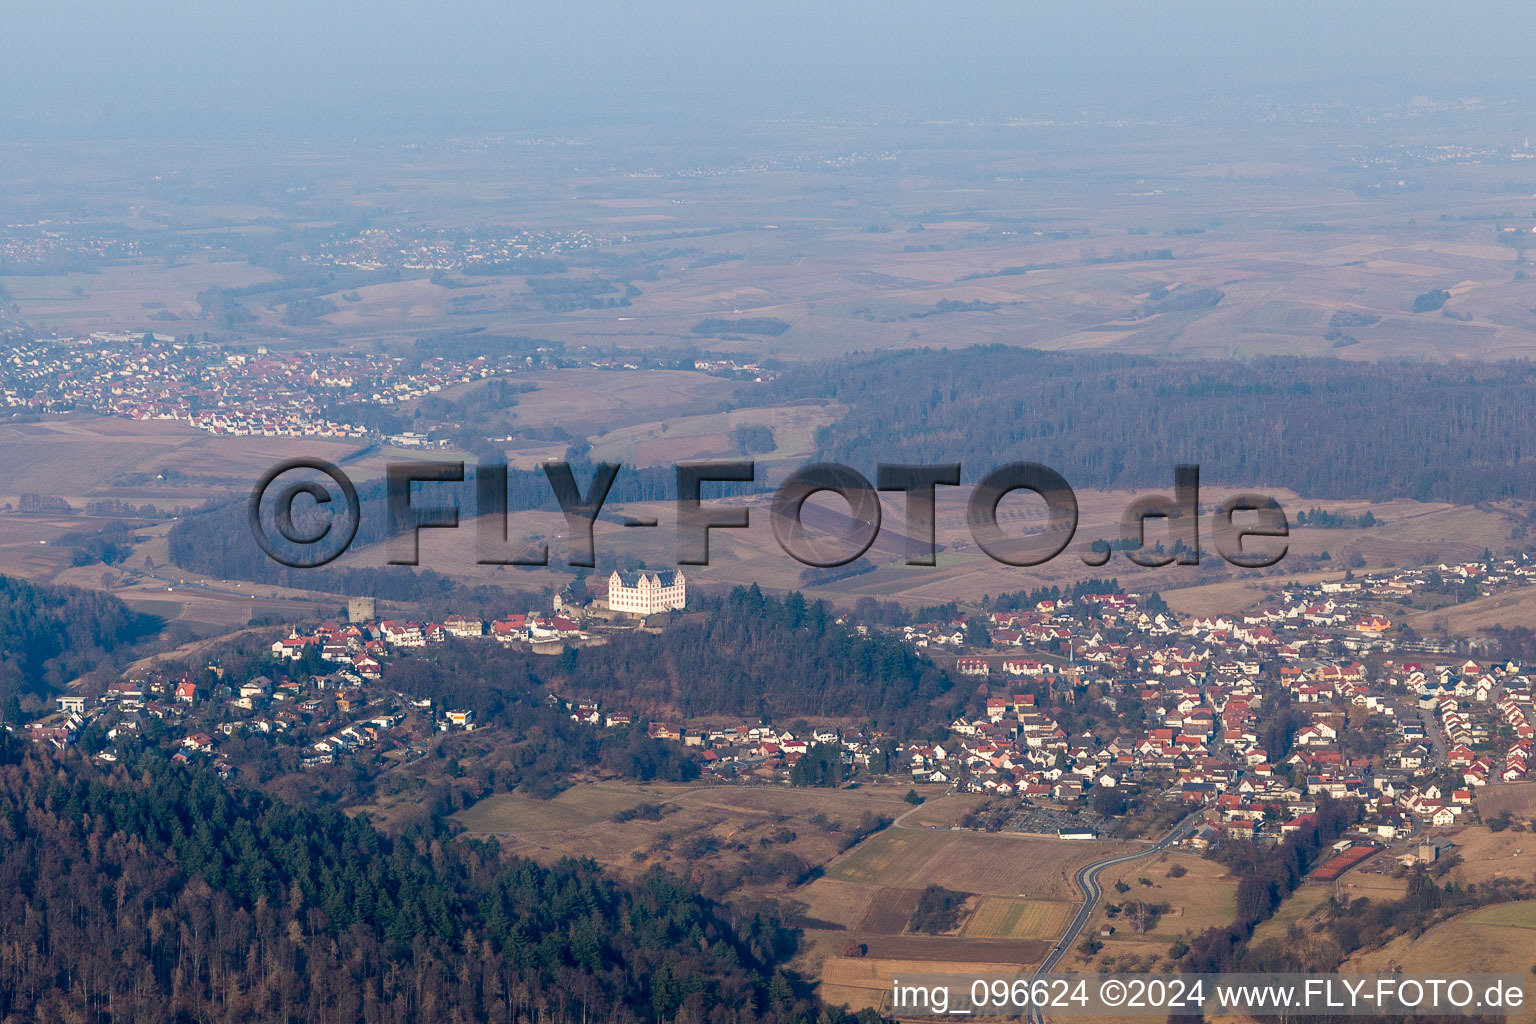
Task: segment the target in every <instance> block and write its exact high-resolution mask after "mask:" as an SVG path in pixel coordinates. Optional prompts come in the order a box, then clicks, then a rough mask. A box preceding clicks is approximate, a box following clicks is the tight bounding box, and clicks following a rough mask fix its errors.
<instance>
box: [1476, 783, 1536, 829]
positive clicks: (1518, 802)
mask: <svg viewBox="0 0 1536 1024" xmlns="http://www.w3.org/2000/svg"><path fill="white" fill-rule="evenodd" d="M1477 813H1478V814H1479V815H1480V816H1481V817H1482V819H1483V820H1484V821H1487V820H1488V819H1489V818H1494V817H1497V816H1498V815H1500V814H1508V815H1509V816H1510V817H1512V818H1513V819H1514V820H1516V821H1526V822H1529V821H1536V782H1512V783H1505V784H1502V785H1497V786H1483V787H1482V788H1481V789H1479V790H1478V791H1477Z"/></svg>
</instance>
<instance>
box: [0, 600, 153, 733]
mask: <svg viewBox="0 0 1536 1024" xmlns="http://www.w3.org/2000/svg"><path fill="white" fill-rule="evenodd" d="M159 626H160V620H159V619H156V618H154V617H153V616H146V615H138V614H136V613H134V612H133V611H131V610H130V609H129V608H128V606H127V605H125V604H123V602H121V601H119V600H118V599H117V598H115V597H112V596H111V595H109V594H103V593H99V592H97V591H93V590H81V589H79V588H78V587H60V586H45V585H42V584H36V583H28V582H27V581H26V580H20V579H16V578H15V577H12V576H0V708H3V709H4V714H5V718H6V720H7V721H10V722H12V723H13V724H14V723H15V721H16V719H17V717H18V716H17V715H16V714H15V711H14V710H13V709H14V708H15V706H16V703H17V698H18V697H19V695H20V694H22V693H38V692H40V691H42V690H44V689H46V688H57V687H61V686H63V685H64V684H65V683H66V682H68V681H69V680H71V679H73V678H75V677H76V676H79V675H82V674H84V673H86V672H89V671H90V670H91V669H94V668H96V667H98V666H99V665H100V664H101V663H102V662H103V661H106V660H110V656H111V655H112V654H113V653H114V652H119V651H122V650H124V649H125V648H127V647H129V646H130V645H132V644H133V643H135V642H136V641H138V640H142V639H144V638H145V637H147V636H149V635H151V634H152V633H154V632H155V631H156V630H157V629H158V628H159Z"/></svg>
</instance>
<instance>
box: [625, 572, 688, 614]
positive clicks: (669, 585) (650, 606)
mask: <svg viewBox="0 0 1536 1024" xmlns="http://www.w3.org/2000/svg"><path fill="white" fill-rule="evenodd" d="M687 603H688V581H687V580H686V579H684V578H683V573H682V570H680V569H633V570H630V571H629V572H619V571H617V570H615V571H614V573H613V575H612V576H609V577H608V607H609V608H611V609H613V610H614V611H616V612H627V613H628V614H630V615H655V614H656V613H657V612H664V611H666V610H667V609H669V608H682V607H683V606H684V605H686V604H687Z"/></svg>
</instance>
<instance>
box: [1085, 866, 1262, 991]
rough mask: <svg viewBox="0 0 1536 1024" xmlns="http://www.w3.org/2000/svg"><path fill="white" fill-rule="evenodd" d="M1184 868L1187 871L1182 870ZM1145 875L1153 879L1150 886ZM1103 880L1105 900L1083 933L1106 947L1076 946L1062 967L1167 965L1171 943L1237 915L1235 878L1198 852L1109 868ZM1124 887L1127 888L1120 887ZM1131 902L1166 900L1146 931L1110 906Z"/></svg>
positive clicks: (1145, 967)
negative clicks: (1093, 950) (1094, 950)
mask: <svg viewBox="0 0 1536 1024" xmlns="http://www.w3.org/2000/svg"><path fill="white" fill-rule="evenodd" d="M1180 869H1182V871H1183V874H1179V870H1180ZM1175 876H1177V877H1175ZM1142 879H1146V880H1147V881H1148V882H1151V883H1152V884H1151V885H1146V884H1144V883H1143V882H1142ZM1099 884H1100V885H1101V886H1102V887H1103V889H1104V899H1103V901H1102V903H1101V904H1100V906H1099V909H1098V910H1097V911H1096V912H1095V913H1094V916H1093V919H1092V920H1090V921H1089V922H1088V926H1087V927H1086V928H1084V929H1083V935H1084V937H1085V938H1086V937H1092V938H1094V939H1096V940H1097V941H1099V942H1102V943H1103V949H1102V950H1101V951H1100V952H1099V953H1098V954H1097V956H1093V957H1088V956H1084V955H1083V954H1082V953H1081V952H1080V951H1079V950H1077V949H1075V948H1074V949H1073V950H1072V951H1071V953H1070V955H1068V956H1066V957H1064V958H1063V959H1062V963H1061V969H1063V970H1097V971H1106V972H1107V971H1111V970H1115V969H1124V970H1150V969H1154V968H1160V967H1165V966H1169V962H1168V948H1169V947H1170V946H1171V945H1173V943H1174V942H1176V941H1178V940H1179V939H1182V938H1187V937H1189V936H1192V935H1196V934H1198V933H1200V932H1203V931H1205V930H1206V929H1207V928H1214V927H1218V926H1222V925H1227V924H1230V923H1231V922H1232V920H1233V919H1234V918H1235V917H1236V914H1237V880H1236V879H1235V878H1232V877H1231V876H1230V875H1228V874H1227V870H1226V868H1225V867H1224V866H1223V865H1221V864H1217V863H1215V862H1214V861H1209V860H1206V859H1205V858H1204V857H1200V856H1197V855H1195V854H1190V853H1182V852H1167V853H1162V854H1159V855H1157V856H1155V857H1151V858H1148V859H1144V860H1135V861H1131V862H1129V863H1127V864H1122V865H1118V866H1116V867H1112V868H1107V869H1105V870H1104V871H1103V872H1101V873H1100V875H1099ZM1120 886H1125V887H1127V888H1126V890H1125V891H1124V892H1121V891H1120V888H1119V887H1120ZM1133 901H1139V902H1141V903H1145V904H1149V905H1154V906H1156V905H1165V906H1166V907H1167V909H1166V910H1165V911H1163V912H1162V913H1161V914H1158V915H1157V916H1156V918H1155V923H1154V924H1153V926H1152V927H1151V928H1149V929H1148V930H1146V931H1144V932H1143V931H1139V930H1138V929H1137V926H1136V925H1135V924H1133V922H1132V921H1131V920H1130V918H1129V915H1128V914H1127V913H1125V912H1121V913H1119V914H1117V915H1115V916H1114V917H1110V915H1109V908H1110V906H1112V905H1118V906H1121V907H1126V906H1128V905H1129V904H1130V903H1131V902H1133ZM1106 926H1109V927H1112V928H1113V929H1114V931H1113V933H1112V934H1109V935H1103V934H1101V929H1103V928H1104V927H1106Z"/></svg>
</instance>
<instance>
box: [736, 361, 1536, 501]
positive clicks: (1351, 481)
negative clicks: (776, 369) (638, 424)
mask: <svg viewBox="0 0 1536 1024" xmlns="http://www.w3.org/2000/svg"><path fill="white" fill-rule="evenodd" d="M1533 384H1536V366H1533V365H1530V364H1527V363H1500V364H1480V363H1465V362H1457V363H1451V364H1443V363H1436V364H1426V363H1413V364H1409V363H1402V364H1391V363H1369V364H1360V363H1351V362H1344V361H1340V360H1331V359H1296V358H1282V357H1270V358H1263V359H1254V360H1249V361H1225V362H1222V361H1203V362H1200V363H1191V362H1178V361H1172V360H1160V359H1154V358H1149V357H1137V356H1122V355H1109V354H1102V355H1080V354H1067V353H1059V352H1041V351H1036V350H1030V349H1022V348H1013V347H1007V346H991V347H978V348H968V349H963V350H957V351H934V350H921V351H908V352H898V353H888V354H881V355H876V356H855V357H850V358H848V359H845V360H841V361H835V362H831V363H818V364H815V365H813V366H804V367H799V368H795V369H791V370H789V371H787V372H785V373H784V374H783V375H782V376H780V377H779V378H778V379H777V380H776V381H774V382H773V383H772V384H770V385H769V387H768V396H767V397H766V398H765V399H764V400H765V401H786V400H790V399H795V398H805V397H824V398H829V399H835V400H836V401H839V402H842V403H844V404H845V405H847V406H848V407H849V412H848V413H847V415H846V416H844V417H843V419H842V420H840V421H839V422H837V423H835V424H833V425H831V426H828V427H823V428H822V429H821V431H820V433H819V436H818V444H819V445H820V448H821V455H822V456H823V457H825V458H830V459H832V460H834V461H837V462H842V463H845V464H847V465H850V466H853V467H854V468H856V469H859V470H860V471H861V472H864V473H866V474H868V475H870V476H871V477H872V476H873V471H874V467H875V465H876V464H877V463H881V462H926V463H940V462H944V463H947V462H957V461H958V462H961V463H962V464H963V465H964V467H965V476H964V480H965V481H966V482H967V483H973V482H975V481H976V480H978V479H979V478H980V477H981V475H982V474H983V473H985V472H986V471H987V470H989V469H991V468H994V467H995V466H997V465H999V464H1001V463H1003V462H1007V461H1010V460H1019V459H1022V460H1028V461H1033V462H1041V463H1044V464H1045V465H1048V466H1050V467H1051V468H1052V469H1054V470H1056V471H1057V472H1059V473H1061V474H1062V475H1063V476H1064V477H1066V479H1067V481H1068V482H1069V483H1071V484H1072V485H1073V486H1074V487H1161V488H1165V489H1166V488H1169V487H1171V486H1172V482H1173V467H1174V465H1175V464H1177V463H1196V464H1198V465H1199V466H1200V468H1201V478H1202V480H1203V481H1205V482H1207V483H1210V484H1218V485H1224V486H1236V487H1260V486H1273V487H1286V488H1290V489H1293V490H1296V491H1298V492H1300V493H1301V494H1304V495H1310V496H1315V497H1323V498H1347V497H1367V498H1373V499H1375V498H1397V497H1406V498H1417V499H1423V500H1437V501H1452V502H1460V503H1470V502H1475V501H1489V500H1495V499H1499V498H1506V497H1518V498H1525V499H1531V498H1536V405H1533V404H1532V403H1531V401H1530V393H1531V388H1532V385H1533Z"/></svg>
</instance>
